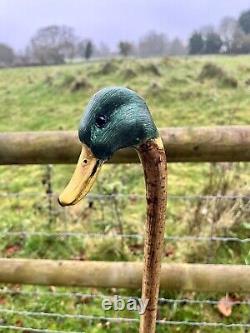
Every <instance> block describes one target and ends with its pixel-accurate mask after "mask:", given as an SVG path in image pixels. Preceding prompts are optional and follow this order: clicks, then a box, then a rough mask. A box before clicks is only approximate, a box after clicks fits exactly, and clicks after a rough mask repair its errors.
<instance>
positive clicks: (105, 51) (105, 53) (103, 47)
mask: <svg viewBox="0 0 250 333" xmlns="http://www.w3.org/2000/svg"><path fill="white" fill-rule="evenodd" d="M97 54H98V56H99V57H102V58H105V57H109V56H110V54H111V51H110V48H109V46H108V45H107V44H105V43H104V42H101V43H100V45H99V47H98V49H97Z"/></svg>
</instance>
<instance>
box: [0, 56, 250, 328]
mask: <svg viewBox="0 0 250 333" xmlns="http://www.w3.org/2000/svg"><path fill="white" fill-rule="evenodd" d="M114 85H121V86H126V87H129V88H131V89H133V90H136V91H137V92H138V93H139V94H140V95H142V96H143V97H144V98H145V99H146V101H147V103H148V105H149V108H150V110H151V111H152V114H153V117H154V120H155V122H156V124H157V126H158V127H167V126H214V125H228V124H231V125H239V124H249V120H250V57H247V56H239V57H224V56H216V57H213V56H211V57H200V58H198V57H197V58H196V57H194V58H191V57H187V58H164V59H154V60H131V59H126V60H122V59H120V60H114V61H102V62H88V63H84V64H77V65H76V64H74V65H73V64H72V65H64V66H54V67H37V68H18V69H2V70H0V105H1V108H0V131H8V132H11V131H30V130H31V131H41V130H72V129H77V127H78V122H79V119H80V116H81V113H82V110H83V108H84V106H85V105H86V103H87V102H88V99H89V98H90V96H91V95H92V94H93V93H94V92H96V91H97V90H98V89H100V88H102V87H105V86H114ZM73 169H74V166H67V165H66V166H65V165H63V166H54V167H53V168H52V171H51V175H50V176H48V168H47V167H46V166H8V167H6V166H1V178H0V196H1V211H0V221H1V225H0V231H1V233H2V234H3V235H4V233H6V232H19V231H30V232H32V231H42V232H65V231H67V232H69V231H70V232H83V233H98V234H106V236H111V235H112V234H114V233H124V234H137V233H140V234H141V233H142V230H143V221H144V219H145V202H144V199H143V195H144V183H143V182H144V181H143V175H142V170H141V168H140V166H139V165H130V166H129V167H128V166H122V165H119V166H111V165H107V166H105V167H104V170H103V171H102V172H101V174H100V177H99V180H98V182H97V184H96V185H95V187H94V188H93V191H92V193H101V194H122V196H119V197H117V198H116V197H114V198H113V199H112V200H111V199H109V200H108V201H107V200H105V198H97V199H86V200H85V201H83V202H82V203H81V204H79V205H78V206H76V207H74V208H67V209H61V208H60V207H58V205H57V202H56V196H57V194H58V193H59V192H60V191H61V190H62V189H63V187H64V186H65V184H66V183H67V181H68V179H69V178H70V175H71V173H72V171H73ZM50 177H51V182H52V187H53V195H52V200H51V202H50V201H49V198H48V196H47V195H46V189H47V187H48V182H49V181H50V180H49V178H50ZM249 184H250V172H249V165H248V164H247V163H237V164H236V163H235V164H232V163H231V164H229V163H222V164H209V163H203V164H192V163H186V164H171V165H170V166H169V190H168V192H169V194H170V195H171V196H180V195H186V196H188V195H208V194H211V195H216V194H220V195H248V196H249V195H250V187H249ZM6 193H9V195H5V194H6ZM16 193H20V194H19V195H16ZM247 205H248V206H247ZM247 207H248V208H249V202H245V201H242V200H212V201H211V200H177V199H174V198H172V199H170V200H169V204H168V221H167V229H166V235H169V236H183V235H190V234H192V235H194V236H201V235H202V236H204V235H205V236H211V235H218V236H225V235H226V236H232V237H240V238H247V237H249V228H250V220H249V209H247ZM248 244H249V243H246V244H239V243H233V242H230V243H219V242H186V241H180V242H167V243H166V246H165V252H164V258H163V260H164V261H165V262H169V263H171V262H192V263H197V262H199V263H225V264H233V263H235V264H249V262H250V252H249V245H248ZM0 256H1V257H13V258H14V257H22V258H51V259H79V260H112V261H116V260H140V259H142V241H136V240H131V239H125V240H124V241H122V240H121V239H120V238H115V239H114V238H112V237H102V238H95V239H93V238H91V237H88V238H87V237H86V238H81V237H79V238H74V237H45V236H32V237H28V236H20V237H19V236H13V235H8V236H7V235H6V236H2V238H1V242H0ZM8 287H9V288H10V289H11V290H12V291H13V294H5V293H4V290H6V289H5V288H6V286H2V289H0V324H1V323H2V324H4V325H7V324H8V325H17V326H21V327H36V328H47V329H51V330H53V329H54V330H64V331H69V332H71V331H79V332H82V331H85V332H91V333H100V332H106V331H108V332H112V333H114V332H137V325H136V324H119V325H118V324H112V323H109V322H108V321H90V320H80V319H70V318H68V319H65V318H64V319H62V318H47V317H30V316H25V315H22V314H16V313H14V314H13V313H12V314H10V313H9V314H6V313H5V314H4V313H2V312H1V309H4V308H5V309H16V310H22V311H24V310H27V311H33V312H56V313H68V314H74V315H76V314H78V315H79V314H83V315H96V316H105V315H106V316H108V317H112V316H118V317H119V316H120V317H122V316H124V317H128V316H130V317H137V314H135V313H126V312H122V313H113V312H108V313H104V312H103V311H102V309H101V299H99V298H97V299H90V298H89V297H83V296H82V297H79V296H71V297H69V296H67V295H59V296H58V295H57V293H58V292H65V291H71V292H75V291H78V292H81V293H86V294H89V293H94V294H96V293H97V294H102V293H104V294H106V295H114V294H120V295H139V294H140V293H139V291H137V292H135V291H127V290H122V291H120V290H115V289H112V290H94V289H93V290H89V289H88V290H86V289H85V290H82V289H80V288H78V289H77V288H74V289H70V290H69V289H63V288H54V287H50V288H36V289H34V287H23V286H8ZM34 290H36V291H39V292H40V293H43V295H34V296H27V295H23V294H20V291H21V292H33V291H34ZM1 291H2V294H1ZM161 296H162V297H166V298H189V299H206V298H209V299H214V300H215V299H220V298H221V297H223V296H225V295H214V294H210V295H208V294H206V295H198V294H195V293H186V294H178V295H177V294H173V293H167V292H162V293H161ZM231 296H232V297H234V298H235V299H240V300H246V299H249V298H247V297H249V295H248V296H247V295H231ZM159 319H166V320H177V321H180V320H181V321H182V320H187V321H199V322H203V321H208V322H209V321H210V322H223V323H225V324H229V323H235V322H236V323H237V322H242V323H244V322H245V323H246V322H247V321H248V320H249V306H247V305H241V306H234V307H233V311H232V314H231V315H230V316H229V317H224V316H223V315H222V314H221V313H220V312H219V311H218V309H217V307H216V306H211V305H204V304H203V305H189V304H177V303H173V304H168V305H163V306H161V310H160V311H159ZM214 330H216V328H213V327H212V328H211V327H210V328H205V327H204V328H203V327H202V328H200V327H192V326H190V327H189V326H173V327H164V326H163V327H159V328H158V330H157V332H196V333H198V332H213V331H214ZM9 331H10V332H12V330H9ZM9 331H8V332H9ZM217 331H218V332H226V331H228V330H226V329H223V328H218V329H217ZM234 331H235V332H245V331H244V330H243V329H241V328H237V329H235V330H234ZM6 332H7V329H6ZM13 332H14V331H13ZM27 332H29V331H27Z"/></svg>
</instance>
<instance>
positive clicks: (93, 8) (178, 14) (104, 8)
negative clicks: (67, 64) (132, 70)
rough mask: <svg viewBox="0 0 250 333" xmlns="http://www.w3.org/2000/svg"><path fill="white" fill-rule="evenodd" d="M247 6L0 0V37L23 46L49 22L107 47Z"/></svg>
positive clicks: (209, 1)
mask: <svg viewBox="0 0 250 333" xmlns="http://www.w3.org/2000/svg"><path fill="white" fill-rule="evenodd" d="M248 8H250V0H0V42H5V43H8V44H9V45H11V46H13V47H15V48H16V49H19V50H20V49H23V48H24V47H25V46H26V45H27V43H28V41H29V39H30V37H31V36H32V35H33V34H34V32H35V31H36V30H37V29H38V28H40V27H43V26H46V25H51V24H66V25H69V26H72V27H74V28H75V31H76V33H77V35H79V36H80V37H83V38H86V37H88V38H93V39H94V40H95V41H96V42H97V43H98V42H100V41H105V42H106V43H108V44H109V45H111V46H112V47H114V46H115V45H116V43H117V42H118V40H121V39H128V40H137V39H138V38H139V37H140V36H142V35H143V34H145V33H146V32H147V31H148V30H156V31H159V32H165V33H167V34H168V35H169V36H170V37H175V36H179V37H181V38H183V39H186V38H188V36H189V35H190V33H191V32H192V31H193V30H194V29H196V28H199V27H201V26H204V25H210V24H214V25H217V24H218V23H219V21H220V19H221V18H222V17H224V16H234V17H237V16H238V15H239V13H240V12H241V11H242V10H245V9H248Z"/></svg>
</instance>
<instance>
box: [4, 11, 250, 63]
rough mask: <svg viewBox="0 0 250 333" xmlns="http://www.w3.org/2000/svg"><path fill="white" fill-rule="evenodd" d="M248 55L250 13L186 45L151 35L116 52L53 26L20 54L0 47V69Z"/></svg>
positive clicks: (124, 42)
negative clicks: (98, 60) (122, 59)
mask: <svg viewBox="0 0 250 333" xmlns="http://www.w3.org/2000/svg"><path fill="white" fill-rule="evenodd" d="M188 53H189V54H219V53H225V54H249V53H250V10H247V11H245V12H243V13H241V15H240V16H239V18H238V19H235V18H232V17H225V18H223V19H222V21H221V23H220V25H219V27H214V26H205V27H202V28H201V29H199V30H197V31H194V32H193V34H192V35H191V37H190V39H189V41H188V43H184V42H183V41H182V40H181V39H180V38H177V37H176V38H174V39H170V38H168V36H167V35H166V34H164V33H157V32H155V31H150V32H148V33H147V34H146V35H144V36H143V37H142V38H141V39H139V41H137V42H131V41H129V40H121V41H120V42H119V43H118V45H117V49H116V50H115V51H111V50H110V48H109V46H108V45H107V44H105V43H101V44H99V45H96V44H95V43H94V41H93V40H91V39H88V38H79V37H77V36H76V34H75V31H74V29H73V28H71V27H68V26H57V25H52V26H48V27H43V28H41V29H39V30H38V31H37V32H36V33H35V35H34V36H33V37H32V38H31V40H30V42H29V45H28V46H27V47H26V49H25V50H24V51H23V52H22V53H21V54H20V53H19V54H18V53H16V52H15V51H14V50H13V49H12V48H11V47H10V46H8V45H6V44H3V43H2V44H1V43H0V67H10V66H31V65H32V66H34V65H54V64H63V63H65V62H67V61H77V60H78V59H83V58H85V59H90V58H91V57H95V58H108V57H116V56H118V55H120V56H123V57H127V56H135V57H158V56H168V55H185V54H188Z"/></svg>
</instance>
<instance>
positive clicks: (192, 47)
mask: <svg viewBox="0 0 250 333" xmlns="http://www.w3.org/2000/svg"><path fill="white" fill-rule="evenodd" d="M204 46H205V41H204V39H203V36H202V34H201V33H200V32H194V33H193V34H192V36H191V37H190V39H189V54H202V53H203V50H204Z"/></svg>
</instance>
